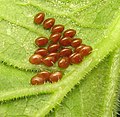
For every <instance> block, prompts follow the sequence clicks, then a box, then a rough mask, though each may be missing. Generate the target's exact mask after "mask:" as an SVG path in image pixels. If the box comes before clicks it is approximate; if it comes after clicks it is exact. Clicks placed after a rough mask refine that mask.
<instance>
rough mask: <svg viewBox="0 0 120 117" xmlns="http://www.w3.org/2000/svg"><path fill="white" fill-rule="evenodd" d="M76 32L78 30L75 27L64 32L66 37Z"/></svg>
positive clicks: (72, 35)
mask: <svg viewBox="0 0 120 117" xmlns="http://www.w3.org/2000/svg"><path fill="white" fill-rule="evenodd" d="M75 34H76V30H74V29H68V30H66V31H65V32H64V33H63V36H64V37H74V36H75Z"/></svg>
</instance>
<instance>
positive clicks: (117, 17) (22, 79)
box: [0, 0, 120, 117]
mask: <svg viewBox="0 0 120 117" xmlns="http://www.w3.org/2000/svg"><path fill="white" fill-rule="evenodd" d="M46 6H48V7H46ZM55 6H56V7H55ZM119 6H120V1H119V0H102V1H101V0H87V1H86V0H84V1H81V0H77V1H72V0H67V2H66V1H65V0H61V1H56V0H55V1H54V0H53V1H50V0H45V1H39V0H34V1H33V0H14V1H13V0H6V1H3V0H0V9H2V10H1V13H0V40H1V43H0V61H1V62H3V63H4V64H3V63H1V64H0V101H1V105H0V115H1V116H8V117H10V116H11V117H13V116H23V117H24V116H31V117H32V116H33V117H39V116H40V117H42V116H45V115H46V114H47V113H48V112H49V111H50V110H51V109H52V108H54V107H55V106H56V105H58V104H59V103H60V102H61V101H62V99H63V97H64V96H66V94H67V93H68V92H69V91H71V89H72V88H73V87H74V85H75V84H77V83H78V82H79V81H80V80H81V79H82V78H83V77H84V76H85V75H86V74H87V73H88V72H90V71H91V70H92V69H93V68H94V67H95V66H96V65H97V64H98V63H99V62H100V61H101V60H102V59H103V58H104V57H105V56H106V55H108V54H110V52H111V51H113V50H114V49H116V48H117V47H119V46H120V41H119V37H120V11H119ZM60 9H61V12H60ZM39 11H44V12H46V17H54V18H56V23H61V24H64V25H65V26H66V28H74V29H76V30H77V36H79V37H81V38H83V42H84V43H86V44H89V45H91V46H92V47H93V50H94V51H93V53H92V54H91V55H90V56H89V57H86V58H85V60H84V62H82V63H81V64H80V65H74V66H70V67H69V68H68V69H66V70H65V72H64V77H63V79H62V80H61V81H60V82H58V83H55V84H49V83H48V84H45V85H43V86H35V87H33V86H31V85H30V83H29V81H30V78H31V77H32V76H33V75H34V74H35V73H36V71H41V70H44V69H48V70H50V71H56V70H59V68H58V67H57V65H55V66H54V67H52V68H46V67H44V66H42V65H41V66H37V67H36V66H34V65H31V64H30V63H29V62H28V58H29V56H30V55H31V54H32V53H33V52H34V50H35V49H37V47H36V46H35V45H34V39H35V38H37V37H38V36H43V35H46V36H48V35H49V34H50V32H49V31H46V30H43V28H42V26H36V25H35V24H34V23H33V20H32V19H33V17H34V15H35V14H36V13H38V12H39ZM65 20H66V22H65ZM28 45H29V46H28ZM118 53H119V52H116V53H115V54H112V55H111V56H110V57H108V58H107V59H106V60H105V61H104V62H102V63H99V65H98V68H95V69H93V70H92V72H91V73H90V74H89V75H87V76H86V78H85V79H84V80H81V82H80V84H79V85H77V86H76V87H75V88H74V89H73V90H72V91H71V92H70V93H69V94H68V95H67V97H66V98H65V99H64V101H63V103H62V105H63V106H60V107H58V108H57V109H56V110H55V112H54V113H51V115H48V116H56V117H59V116H60V117H61V116H63V117H64V116H65V117H67V116H68V117H70V116H71V117H77V116H78V117H79V116H81V117H82V116H83V117H84V116H85V117H87V116H90V117H94V116H95V117H96V116H98V117H99V116H100V117H104V116H112V114H113V108H114V103H115V101H114V99H115V98H117V97H116V96H115V95H116V91H117V88H116V87H117V84H118V71H119V64H117V63H119V54H118ZM114 66H115V67H114ZM106 69H107V70H106ZM101 73H102V74H101ZM96 76H97V78H96ZM113 79H115V80H113ZM110 89H111V90H110ZM110 91H111V92H110ZM36 94H39V95H37V96H36ZM40 94H41V95H40ZM110 94H113V95H112V96H111V95H110ZM31 95H33V96H31ZM110 96H111V98H109V97H110ZM20 97H22V98H21V99H17V100H15V98H20ZM11 99H12V100H11ZM72 99H74V102H73V100H72ZM3 100H7V101H6V102H4V101H3ZM95 100H96V101H95ZM108 100H110V101H108ZM2 101H3V102H2ZM91 107H92V109H91V110H90V108H91Z"/></svg>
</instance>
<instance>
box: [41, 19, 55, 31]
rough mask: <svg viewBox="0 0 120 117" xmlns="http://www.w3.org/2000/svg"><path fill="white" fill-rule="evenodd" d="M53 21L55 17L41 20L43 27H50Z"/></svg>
mask: <svg viewBox="0 0 120 117" xmlns="http://www.w3.org/2000/svg"><path fill="white" fill-rule="evenodd" d="M54 23H55V19H54V18H48V19H46V20H45V21H44V22H43V27H44V28H45V29H50V28H51V27H52V26H53V25H54Z"/></svg>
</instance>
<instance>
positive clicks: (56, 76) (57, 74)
mask: <svg viewBox="0 0 120 117" xmlns="http://www.w3.org/2000/svg"><path fill="white" fill-rule="evenodd" d="M61 78H62V73H61V72H55V73H52V74H51V75H50V78H49V80H50V82H58V81H59V80H60V79H61Z"/></svg>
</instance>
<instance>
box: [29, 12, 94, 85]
mask: <svg viewBox="0 0 120 117" xmlns="http://www.w3.org/2000/svg"><path fill="white" fill-rule="evenodd" d="M34 23H36V24H38V25H39V24H42V25H43V27H44V29H50V31H51V35H50V36H49V38H47V37H38V38H37V39H35V44H36V45H37V46H38V47H39V48H38V49H37V50H36V51H35V52H34V54H33V55H32V56H31V57H30V58H29V62H30V63H31V64H35V65H39V64H44V65H45V66H48V67H51V66H53V65H54V64H55V63H56V62H57V64H58V67H60V68H67V67H68V66H69V65H72V64H78V63H80V62H82V60H83V58H84V56H87V55H89V54H90V53H91V52H92V47H91V46H88V45H85V44H82V39H80V38H75V37H74V36H75V34H76V30H74V29H67V30H65V31H64V26H63V25H61V24H58V25H54V24H55V19H54V18H48V19H45V14H44V13H38V14H37V15H36V16H35V17H34ZM46 46H47V48H45V47H46ZM41 74H42V75H41ZM46 76H47V78H46ZM61 78H62V73H61V72H55V73H49V72H47V71H43V72H40V73H38V74H37V75H36V76H34V77H33V78H32V79H31V84H33V85H35V84H43V83H44V82H47V81H49V82H57V81H58V80H59V79H61Z"/></svg>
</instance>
